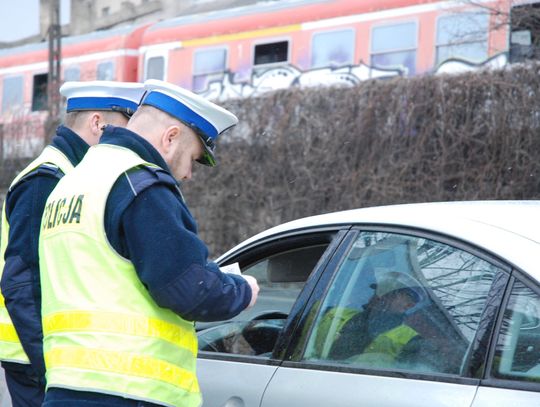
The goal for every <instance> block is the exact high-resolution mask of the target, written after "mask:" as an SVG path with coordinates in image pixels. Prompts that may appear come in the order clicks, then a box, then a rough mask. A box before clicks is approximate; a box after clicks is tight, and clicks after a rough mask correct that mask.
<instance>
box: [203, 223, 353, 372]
mask: <svg viewBox="0 0 540 407" xmlns="http://www.w3.org/2000/svg"><path fill="white" fill-rule="evenodd" d="M349 229H350V225H333V226H322V227H309V228H302V229H296V230H294V231H287V232H283V233H279V234H275V235H271V236H267V237H264V238H262V239H260V240H257V241H255V242H252V243H250V244H249V245H246V246H243V247H241V248H239V250H238V251H234V252H232V253H230V254H229V255H227V256H226V257H224V258H220V259H219V262H218V264H219V265H220V266H223V265H227V264H231V263H234V262H240V264H241V266H242V264H245V262H246V261H247V262H248V264H249V263H250V262H251V263H253V262H254V259H261V258H265V257H269V256H270V255H272V254H275V253H279V252H280V251H283V249H284V248H285V247H289V246H287V242H290V241H291V240H292V239H298V241H299V242H300V241H303V239H312V238H313V236H314V235H319V236H320V237H322V235H323V234H335V236H334V237H333V239H331V241H330V242H329V245H328V247H327V248H326V250H325V251H324V253H323V254H322V256H321V258H320V259H319V261H318V263H317V265H316V266H315V268H314V269H313V272H312V273H311V275H310V276H309V278H308V279H307V281H306V283H305V285H304V287H303V288H302V290H301V291H300V294H299V295H298V297H297V298H296V301H295V302H294V304H293V307H292V308H291V311H290V313H289V316H288V318H287V319H286V322H285V326H284V328H283V330H282V332H281V333H280V335H279V337H278V339H277V341H276V346H275V347H274V351H273V352H272V355H271V356H270V357H260V356H257V355H241V354H232V353H221V352H209V351H199V352H198V358H201V359H212V360H221V361H229V362H242V363H252V364H265V365H279V364H280V363H281V358H282V357H283V355H284V354H285V350H286V349H287V348H288V343H289V340H290V337H288V335H289V333H291V332H293V331H294V327H295V325H296V323H297V321H298V314H300V313H301V312H302V311H303V309H304V305H305V302H306V301H307V299H308V298H309V297H310V295H311V291H312V290H313V288H314V287H315V285H316V283H317V282H318V279H319V278H320V276H321V275H322V274H323V271H324V269H326V267H327V266H328V263H329V261H330V260H331V259H332V258H333V256H334V253H335V252H336V249H337V248H338V247H339V246H340V245H341V243H342V241H343V239H344V238H345V236H346V235H347V232H348V230H349ZM313 241H316V238H315V239H314V240H313Z"/></svg>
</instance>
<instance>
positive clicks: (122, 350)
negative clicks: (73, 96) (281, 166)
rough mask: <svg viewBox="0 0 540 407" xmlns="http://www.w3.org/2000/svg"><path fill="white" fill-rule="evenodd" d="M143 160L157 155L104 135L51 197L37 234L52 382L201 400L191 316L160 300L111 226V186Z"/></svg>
mask: <svg viewBox="0 0 540 407" xmlns="http://www.w3.org/2000/svg"><path fill="white" fill-rule="evenodd" d="M140 165H152V164H149V163H146V162H144V160H142V159H141V158H140V157H139V156H138V155H137V154H135V153H134V152H133V151H131V150H129V149H126V148H123V147H120V146H113V145H107V144H98V145H97V146H94V147H91V148H90V149H89V151H88V153H87V154H86V156H85V158H84V159H83V160H82V161H81V163H80V164H79V165H78V166H77V168H75V170H74V171H73V172H72V173H71V174H70V176H68V177H64V178H62V180H60V182H59V183H58V186H57V187H56V188H55V190H54V191H53V193H52V194H51V195H50V197H49V199H48V201H47V204H46V206H45V212H44V216H43V219H42V229H41V234H40V267H41V288H42V318H43V331H44V354H45V364H46V367H47V374H46V378H47V386H48V387H62V388H68V389H74V390H83V391H94V392H99V393H104V394H111V395H118V396H122V397H126V398H131V399H137V400H146V401H149V402H152V403H156V404H161V405H166V406H182V407H197V406H199V405H200V403H201V395H200V391H199V386H198V382H197V378H196V374H195V365H196V355H197V337H196V335H195V330H194V326H193V323H191V322H188V321H185V320H183V319H182V318H181V317H179V316H178V315H177V314H175V313H173V312H172V311H171V310H168V309H164V308H160V307H159V306H158V305H157V304H156V303H155V301H154V300H153V299H152V297H151V296H150V294H149V293H148V290H147V289H146V288H145V286H144V285H143V284H142V282H141V281H140V280H139V278H138V275H137V272H136V270H135V267H134V266H133V264H132V263H131V262H130V261H129V260H128V259H125V258H123V257H121V256H120V255H119V254H118V253H117V252H116V251H115V250H114V249H113V248H112V247H111V245H110V244H109V242H108V240H107V237H106V235H105V229H104V215H105V205H106V202H107V197H108V195H109V193H110V190H111V188H112V186H113V184H114V183H115V182H116V180H117V179H118V178H119V177H120V176H123V175H122V174H124V173H125V172H126V171H128V170H129V169H131V168H133V167H136V166H140Z"/></svg>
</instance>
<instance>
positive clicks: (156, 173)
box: [125, 165, 178, 195]
mask: <svg viewBox="0 0 540 407" xmlns="http://www.w3.org/2000/svg"><path fill="white" fill-rule="evenodd" d="M125 175H126V178H127V181H128V183H129V185H130V188H131V190H132V191H133V194H134V195H138V194H139V193H141V192H142V191H143V190H145V189H146V188H148V187H150V186H151V185H154V184H165V185H166V186H167V187H169V188H171V189H174V190H177V188H178V183H177V182H176V180H175V179H174V177H173V176H172V175H171V174H169V173H168V172H167V171H165V170H163V169H161V168H157V167H149V166H146V165H141V166H139V167H136V168H134V169H132V170H130V171H128V172H127V173H126V174H125Z"/></svg>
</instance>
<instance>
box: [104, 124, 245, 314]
mask: <svg viewBox="0 0 540 407" xmlns="http://www.w3.org/2000/svg"><path fill="white" fill-rule="evenodd" d="M100 143H106V144H114V145H119V146H123V147H127V148H129V149H130V150H132V151H134V152H135V153H137V154H138V155H139V156H140V157H141V158H142V159H144V160H145V161H148V162H150V163H153V164H156V165H158V166H159V167H161V169H150V168H148V167H143V168H136V169H134V170H131V171H130V172H128V173H127V174H124V175H123V176H121V177H120V178H119V179H118V180H117V181H116V183H115V184H114V185H113V188H112V190H111V193H110V194H109V197H108V200H107V206H106V209H105V232H106V234H107V238H108V240H109V242H110V243H111V245H112V247H113V248H114V249H115V250H116V251H117V252H118V253H119V254H121V255H122V256H123V257H125V258H128V259H130V260H131V262H132V263H133V264H134V266H135V268H136V271H137V273H138V275H139V278H140V279H141V281H142V282H143V283H144V284H145V285H146V287H147V288H148V291H149V293H150V294H151V296H152V298H153V299H154V300H155V301H156V303H157V304H158V305H159V306H161V307H164V308H169V309H171V310H173V311H174V312H176V313H177V314H178V315H180V316H181V317H183V318H184V319H186V320H189V321H216V320H224V319H229V318H232V317H233V316H235V315H237V314H238V313H239V312H240V311H242V310H243V309H244V308H245V307H246V306H247V305H248V304H249V302H250V300H251V288H250V287H249V285H248V284H247V282H246V280H245V279H243V278H242V277H240V276H236V275H231V274H225V273H222V272H220V271H219V267H218V265H217V264H216V263H214V262H209V261H208V249H207V247H206V245H205V244H204V243H203V242H202V241H201V240H200V239H199V237H198V235H197V225H196V223H195V220H194V219H193V216H192V215H191V213H190V211H189V209H188V207H187V206H186V204H185V202H184V201H183V198H182V195H181V193H180V189H179V186H178V183H177V182H176V180H175V179H174V178H173V177H172V175H171V174H170V171H169V168H168V166H167V164H166V163H165V162H164V160H163V158H162V157H161V155H160V154H159V153H158V151H157V150H156V149H155V148H154V147H152V145H150V143H148V142H147V141H146V140H145V139H143V138H142V137H140V136H138V135H137V134H135V133H133V132H131V131H129V130H127V129H124V128H120V127H112V126H108V127H107V128H106V129H105V132H104V133H103V136H102V137H101V140H100Z"/></svg>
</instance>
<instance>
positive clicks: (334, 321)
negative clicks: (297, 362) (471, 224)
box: [302, 232, 499, 374]
mask: <svg viewBox="0 0 540 407" xmlns="http://www.w3.org/2000/svg"><path fill="white" fill-rule="evenodd" d="M498 271H499V269H498V268H497V267H496V266H494V265H492V264H491V263H489V262H487V261H485V260H483V259H481V258H479V257H477V256H475V255H474V254H471V253H468V252H466V251H463V250H461V249H458V248H456V247H453V246H450V245H448V244H445V243H441V242H437V241H434V240H430V239H427V238H419V237H413V236H407V235H401V234H394V233H381V232H363V233H360V234H359V236H358V238H357V239H356V241H355V243H354V244H353V245H352V247H351V249H350V251H349V253H348V255H347V256H346V258H345V260H344V261H343V263H342V264H341V266H340V268H339V270H338V271H337V273H336V276H335V278H334V280H333V282H332V284H331V286H330V288H329V290H328V292H327V295H326V296H325V298H324V299H323V300H322V301H319V303H316V304H315V306H314V307H313V308H312V311H310V312H311V313H312V314H313V316H309V317H308V320H309V319H312V320H313V321H314V322H313V323H312V329H311V332H310V333H309V334H306V335H309V336H308V339H307V341H306V346H305V349H304V352H303V356H302V359H303V360H305V361H323V362H330V363H332V364H341V365H347V366H352V367H362V368H392V369H395V368H398V369H403V370H410V371H414V372H442V373H450V374H460V373H461V372H462V371H463V370H464V368H465V365H466V363H467V355H468V351H469V349H470V348H471V344H472V343H473V339H474V337H475V334H476V331H477V329H478V325H479V322H480V319H481V316H482V312H483V310H484V307H485V304H486V298H487V294H488V292H489V290H490V287H491V285H492V282H493V280H494V277H495V275H496V274H497V272H498ZM315 310H318V311H315ZM307 325H309V324H307ZM305 329H307V327H306V328H305Z"/></svg>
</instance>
